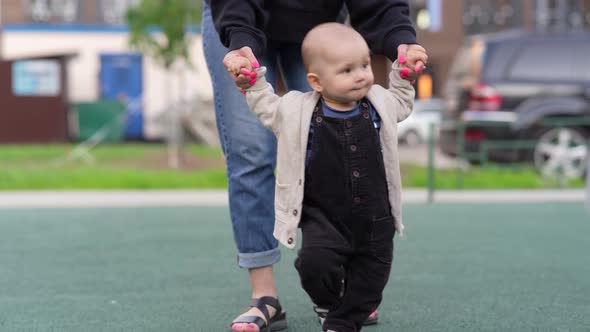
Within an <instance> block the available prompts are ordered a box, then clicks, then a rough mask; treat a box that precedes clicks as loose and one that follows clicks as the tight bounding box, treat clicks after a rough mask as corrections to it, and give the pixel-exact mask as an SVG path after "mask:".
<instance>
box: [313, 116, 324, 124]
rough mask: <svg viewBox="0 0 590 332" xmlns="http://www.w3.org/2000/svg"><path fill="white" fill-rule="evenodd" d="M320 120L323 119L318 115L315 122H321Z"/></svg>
mask: <svg viewBox="0 0 590 332" xmlns="http://www.w3.org/2000/svg"><path fill="white" fill-rule="evenodd" d="M322 120H323V119H322V117H321V116H318V117H316V118H315V122H317V123H321V122H322Z"/></svg>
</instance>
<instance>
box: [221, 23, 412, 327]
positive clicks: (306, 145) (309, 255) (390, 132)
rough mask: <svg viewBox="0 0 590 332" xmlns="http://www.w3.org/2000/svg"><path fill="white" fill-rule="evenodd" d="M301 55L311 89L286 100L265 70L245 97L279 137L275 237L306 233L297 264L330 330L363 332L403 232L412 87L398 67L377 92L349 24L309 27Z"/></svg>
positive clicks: (291, 238) (238, 63) (239, 62)
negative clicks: (402, 157)
mask: <svg viewBox="0 0 590 332" xmlns="http://www.w3.org/2000/svg"><path fill="white" fill-rule="evenodd" d="M302 54H303V61H304V64H305V66H306V70H307V80H308V82H309V84H310V86H311V87H312V89H313V92H307V93H302V92H298V91H291V92H289V93H287V94H286V95H284V96H283V97H279V96H278V95H276V94H275V93H274V91H273V88H272V87H271V85H270V84H268V83H267V82H266V79H265V78H264V74H265V72H266V70H265V68H264V67H262V68H259V69H258V70H257V73H256V75H253V76H255V77H256V82H255V83H254V82H253V85H252V86H251V87H250V88H248V89H246V90H245V93H246V98H247V101H248V104H249V106H250V108H251V110H252V112H254V113H255V114H256V116H257V117H258V118H259V119H260V121H261V122H262V123H263V124H264V125H265V126H266V127H268V128H270V129H271V130H272V131H273V132H274V133H275V135H276V137H277V149H278V151H277V170H276V187H275V188H276V189H275V216H276V220H275V229H274V235H275V237H276V238H277V239H278V240H279V241H280V242H281V243H283V244H284V245H285V246H287V247H289V248H294V247H295V245H296V238H297V229H298V227H299V228H301V230H302V245H301V249H300V250H299V252H298V257H297V259H296V261H295V267H296V269H297V271H298V273H299V276H300V280H301V284H302V286H303V288H304V290H305V291H306V292H307V294H308V295H309V296H310V298H311V300H312V301H313V303H314V304H315V311H316V313H317V314H318V316H319V317H320V321H321V323H322V328H323V330H324V331H337V332H349V331H350V332H353V331H360V330H361V328H362V325H363V322H364V321H365V320H366V319H367V317H369V315H370V314H371V312H373V311H374V310H375V309H376V308H377V307H378V305H379V304H380V302H381V299H382V294H383V289H384V288H385V285H386V284H387V281H388V279H389V273H390V270H391V264H392V260H393V238H394V233H395V231H396V230H397V231H398V232H399V233H400V235H401V234H402V232H403V224H402V220H401V180H400V171H399V159H398V152H397V122H399V121H402V120H403V119H405V118H406V117H408V115H409V114H410V113H411V111H412V107H413V100H414V89H413V88H412V86H411V84H410V82H409V81H407V80H404V79H403V78H402V77H401V76H402V75H401V74H400V72H401V71H402V68H401V67H399V65H398V63H397V61H396V62H394V63H393V66H392V70H391V72H390V75H389V80H390V83H389V89H385V88H383V87H381V86H379V85H374V84H373V81H374V80H373V73H372V70H371V60H370V52H369V48H368V46H367V44H366V42H365V40H364V39H363V38H362V36H361V35H360V34H359V33H357V32H356V31H355V30H353V29H352V28H350V27H347V26H345V25H342V24H338V23H325V24H321V25H319V26H317V27H315V28H314V29H312V30H311V31H310V32H309V33H308V34H307V36H306V37H305V39H304V41H303V45H302ZM412 57H413V56H412V55H411V54H408V59H410V58H412ZM230 60H232V61H233V62H232V61H230V62H231V66H230V71H236V72H239V71H240V70H241V69H240V68H244V67H245V65H244V62H243V61H244V60H246V59H245V58H239V57H236V58H234V59H230ZM253 79H254V77H253Z"/></svg>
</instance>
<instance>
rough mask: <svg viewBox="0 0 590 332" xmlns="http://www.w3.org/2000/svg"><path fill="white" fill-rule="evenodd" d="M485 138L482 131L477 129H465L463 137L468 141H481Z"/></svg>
mask: <svg viewBox="0 0 590 332" xmlns="http://www.w3.org/2000/svg"><path fill="white" fill-rule="evenodd" d="M485 138H486V135H485V134H484V132H483V131H481V130H478V129H466V130H465V139H466V140H469V141H482V140H484V139H485Z"/></svg>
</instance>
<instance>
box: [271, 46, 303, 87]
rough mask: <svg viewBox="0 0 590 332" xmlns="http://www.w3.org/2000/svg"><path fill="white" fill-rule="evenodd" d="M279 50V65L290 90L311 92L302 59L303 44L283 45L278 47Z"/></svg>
mask: <svg viewBox="0 0 590 332" xmlns="http://www.w3.org/2000/svg"><path fill="white" fill-rule="evenodd" d="M277 48H278V50H279V55H278V57H279V63H280V68H281V73H282V74H283V75H282V76H283V78H284V79H285V84H286V86H287V89H288V90H297V91H302V92H306V91H311V87H310V86H309V84H308V83H307V73H306V72H305V66H304V65H303V59H302V58H301V44H299V43H281V44H279V45H278V46H277Z"/></svg>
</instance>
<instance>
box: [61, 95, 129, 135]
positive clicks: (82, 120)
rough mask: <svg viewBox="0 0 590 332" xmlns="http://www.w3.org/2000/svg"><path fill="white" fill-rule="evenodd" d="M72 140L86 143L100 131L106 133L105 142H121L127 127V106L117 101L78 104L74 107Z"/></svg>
mask: <svg viewBox="0 0 590 332" xmlns="http://www.w3.org/2000/svg"><path fill="white" fill-rule="evenodd" d="M72 116H73V119H72V123H73V127H74V128H73V129H72V132H73V135H72V138H74V139H76V140H78V141H85V140H87V139H89V138H90V137H92V136H93V135H94V134H96V133H97V132H98V131H99V130H103V131H104V135H105V136H104V138H103V140H102V141H104V142H120V141H121V140H122V139H123V131H124V125H125V106H124V105H123V104H121V103H120V102H117V101H109V100H99V101H97V102H91V103H77V104H74V105H73V107H72Z"/></svg>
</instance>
